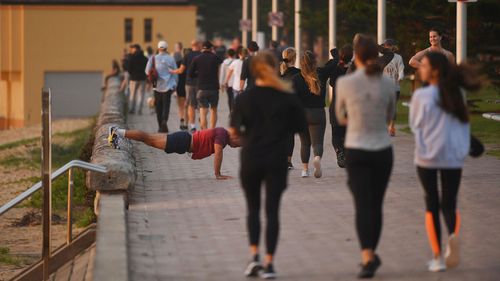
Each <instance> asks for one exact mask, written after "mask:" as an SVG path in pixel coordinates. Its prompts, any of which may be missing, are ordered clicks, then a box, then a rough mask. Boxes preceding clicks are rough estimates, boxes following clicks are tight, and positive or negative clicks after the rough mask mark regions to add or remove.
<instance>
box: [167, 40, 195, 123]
mask: <svg viewBox="0 0 500 281" xmlns="http://www.w3.org/2000/svg"><path fill="white" fill-rule="evenodd" d="M200 48H201V43H200V41H198V40H193V41H192V42H191V49H192V51H191V52H190V53H189V54H187V55H185V56H184V58H183V60H182V63H181V66H179V68H178V69H176V70H173V69H172V70H170V73H173V74H182V73H186V74H187V73H189V69H190V67H191V63H192V62H193V59H194V58H196V57H197V56H199V55H200V54H201V52H200ZM197 83H198V82H197V81H196V78H193V77H190V76H189V75H186V104H187V109H188V111H187V113H188V114H187V115H188V123H189V130H190V131H191V132H194V131H196V125H195V122H196V121H195V119H196V107H197V106H198V104H197V101H196V92H197Z"/></svg>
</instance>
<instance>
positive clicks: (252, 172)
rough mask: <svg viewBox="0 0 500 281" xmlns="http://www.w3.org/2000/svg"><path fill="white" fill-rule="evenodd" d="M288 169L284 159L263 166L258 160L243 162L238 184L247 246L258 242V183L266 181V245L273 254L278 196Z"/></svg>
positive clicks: (259, 188)
mask: <svg viewBox="0 0 500 281" xmlns="http://www.w3.org/2000/svg"><path fill="white" fill-rule="evenodd" d="M287 174H288V169H287V166H286V161H283V162H280V163H279V164H275V165H272V164H269V163H268V164H266V165H263V164H262V163H261V162H260V161H257V159H254V161H242V165H241V171H240V176H241V183H242V186H243V190H244V192H245V199H246V203H247V210H248V216H247V228H248V238H249V243H250V245H256V246H257V245H259V239H260V215H259V214H260V200H261V183H262V182H263V181H264V182H265V183H266V203H265V204H266V207H265V208H266V217H267V227H266V248H267V254H269V255H274V253H275V252H276V246H277V244H278V236H279V229H280V226H279V208H280V201H281V195H282V194H283V191H284V190H285V189H286V184H287Z"/></svg>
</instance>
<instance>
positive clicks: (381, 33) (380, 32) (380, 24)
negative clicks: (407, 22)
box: [377, 0, 386, 44]
mask: <svg viewBox="0 0 500 281" xmlns="http://www.w3.org/2000/svg"><path fill="white" fill-rule="evenodd" d="M385 4H386V0H378V4H377V43H378V44H382V43H383V42H384V40H385V17H386V13H385Z"/></svg>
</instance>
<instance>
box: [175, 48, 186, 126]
mask: <svg viewBox="0 0 500 281" xmlns="http://www.w3.org/2000/svg"><path fill="white" fill-rule="evenodd" d="M173 57H174V60H175V63H176V64H177V67H181V65H182V59H183V58H184V48H183V46H182V43H181V42H177V43H175V46H174V55H173ZM175 92H176V93H177V107H178V113H179V119H180V122H179V123H180V125H179V129H181V130H187V129H188V126H187V123H186V119H187V116H186V109H187V106H186V72H183V73H181V74H179V81H178V82H177V88H176V89H175Z"/></svg>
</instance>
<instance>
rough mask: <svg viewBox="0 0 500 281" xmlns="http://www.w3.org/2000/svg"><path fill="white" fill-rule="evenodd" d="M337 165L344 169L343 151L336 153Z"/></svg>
mask: <svg viewBox="0 0 500 281" xmlns="http://www.w3.org/2000/svg"><path fill="white" fill-rule="evenodd" d="M337 165H338V166H339V167H340V168H345V154H344V152H343V151H339V152H338V153H337Z"/></svg>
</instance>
